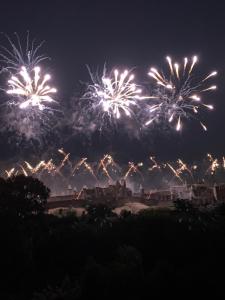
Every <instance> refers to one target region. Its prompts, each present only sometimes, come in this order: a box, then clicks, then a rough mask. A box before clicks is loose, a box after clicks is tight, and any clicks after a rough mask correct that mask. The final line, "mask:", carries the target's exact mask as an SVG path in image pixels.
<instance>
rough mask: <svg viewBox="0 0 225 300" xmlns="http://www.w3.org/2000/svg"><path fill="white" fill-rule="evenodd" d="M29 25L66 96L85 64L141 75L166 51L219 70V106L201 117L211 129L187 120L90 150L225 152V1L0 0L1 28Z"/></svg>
mask: <svg viewBox="0 0 225 300" xmlns="http://www.w3.org/2000/svg"><path fill="white" fill-rule="evenodd" d="M27 30H29V31H30V33H31V34H32V36H34V37H36V38H37V40H46V44H45V46H44V50H45V52H46V53H47V54H48V55H49V56H50V57H51V58H52V60H51V62H50V67H51V71H52V73H53V74H54V81H55V82H56V83H57V86H58V89H59V91H60V92H59V97H60V98H61V99H62V101H67V100H66V99H68V98H69V97H70V96H71V95H72V93H73V92H74V91H75V89H76V87H77V84H78V81H79V80H82V81H87V80H88V73H87V70H86V67H85V65H86V64H88V65H90V66H92V67H93V69H95V68H96V67H97V66H100V67H101V66H102V65H103V64H104V62H107V64H108V65H109V66H114V65H116V66H120V65H122V66H126V67H128V68H132V67H137V69H136V73H137V76H139V74H145V73H146V72H147V70H148V68H149V66H152V65H156V66H160V65H161V66H162V64H163V62H164V58H165V56H166V55H168V54H170V55H171V56H172V57H178V58H182V57H184V56H192V55H193V54H197V55H198V56H199V59H200V62H199V68H202V70H204V72H208V71H211V70H214V69H217V70H218V72H219V78H218V82H217V85H218V87H219V89H218V91H217V92H216V93H214V94H212V97H213V98H212V99H209V100H211V102H213V103H214V104H215V108H216V109H215V110H214V112H211V113H208V112H207V111H206V112H205V114H204V115H203V117H204V118H203V119H204V121H205V123H207V125H208V128H209V130H208V132H207V133H205V132H204V131H202V130H201V128H200V127H199V126H198V124H197V123H195V124H190V123H191V122H187V123H186V126H185V130H183V132H182V134H175V135H174V134H170V133H168V132H166V133H164V132H162V133H161V134H160V132H158V133H157V134H155V135H154V137H153V139H151V138H149V139H148V138H147V139H145V140H144V141H143V140H139V141H134V140H129V139H128V138H124V137H122V138H121V137H118V139H117V138H115V137H114V139H113V146H112V145H109V144H107V143H106V142H104V141H102V145H101V142H100V143H98V145H93V146H92V147H90V148H89V151H90V152H96V153H97V152H99V151H100V152H101V151H103V152H105V150H107V149H111V150H112V151H115V152H117V151H119V152H121V157H124V156H127V157H129V158H128V160H129V159H135V160H139V159H143V158H144V157H145V156H146V155H147V154H148V153H149V152H153V153H154V154H155V155H156V156H159V157H161V158H162V159H174V158H176V157H177V156H181V157H184V158H186V159H198V158H199V157H201V156H202V155H203V154H204V153H206V152H210V151H211V152H213V153H215V154H216V155H222V154H223V153H224V152H225V138H224V125H225V4H223V1H191V0H189V1H159V0H158V1H151V0H148V1H147V0H146V1H141V0H139V1H135V0H134V1H116V0H114V1H107V0H105V1H94V0H92V1H85V0H82V1H80V0H77V1H68V0H67V1H66V0H64V1H57V0H55V1H31V0H30V1H13V0H11V1H4V2H2V3H1V10H0V31H2V32H5V33H7V34H9V35H11V34H12V33H13V32H14V31H16V32H18V33H19V35H20V36H23V35H25V33H26V31H27ZM140 76H141V75H140ZM64 99H65V100H64ZM2 146H4V147H5V148H6V146H5V145H2ZM67 146H68V147H71V148H73V147H74V149H75V148H76V149H75V150H74V151H77V152H78V153H79V152H80V153H79V154H80V155H81V151H83V148H82V147H81V146H80V145H79V141H75V142H74V141H71V144H68V145H67ZM107 147H108V148H107ZM101 149H102V150H101ZM70 150H71V149H70ZM86 150H87V149H86ZM0 154H1V153H0Z"/></svg>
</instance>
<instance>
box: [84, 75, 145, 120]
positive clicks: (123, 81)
mask: <svg viewBox="0 0 225 300" xmlns="http://www.w3.org/2000/svg"><path fill="white" fill-rule="evenodd" d="M91 78H92V81H93V84H90V85H89V86H88V88H87V92H86V93H85V95H84V96H83V98H84V99H91V101H92V102H91V109H92V110H95V109H100V110H101V111H102V112H101V115H102V117H103V118H104V117H105V116H108V118H109V119H114V120H118V119H120V118H122V117H124V116H125V117H129V118H130V117H132V115H133V114H134V112H133V108H134V107H135V106H138V104H139V101H140V100H143V99H146V98H148V97H146V96H142V90H141V89H140V88H139V86H138V85H137V84H136V83H135V82H134V75H133V74H131V73H130V72H129V71H128V70H125V71H124V72H119V71H118V70H114V72H111V73H110V74H109V75H107V74H106V70H105V69H104V72H103V75H102V77H101V78H99V77H98V76H96V78H95V77H94V76H93V75H92V74H91Z"/></svg>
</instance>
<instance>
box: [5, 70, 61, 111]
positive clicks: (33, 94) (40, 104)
mask: <svg viewBox="0 0 225 300" xmlns="http://www.w3.org/2000/svg"><path fill="white" fill-rule="evenodd" d="M32 71H33V72H32ZM32 71H30V72H28V71H27V69H26V67H24V66H22V67H21V70H20V72H19V74H18V75H19V76H20V77H21V79H19V78H18V76H14V75H13V76H12V77H11V79H10V80H8V84H9V89H8V90H7V94H9V95H12V96H13V97H15V98H16V99H18V101H19V108H21V109H26V108H28V107H30V106H31V107H37V108H38V109H39V110H44V109H45V108H46V105H45V104H46V103H50V102H53V101H54V100H53V98H52V94H53V93H56V91H57V90H56V89H55V88H51V87H50V86H49V85H47V82H48V81H49V80H50V78H51V76H50V75H49V74H46V75H44V76H43V77H41V75H40V68H39V67H38V66H36V67H34V69H33V70H32ZM32 73H34V74H33V75H32Z"/></svg>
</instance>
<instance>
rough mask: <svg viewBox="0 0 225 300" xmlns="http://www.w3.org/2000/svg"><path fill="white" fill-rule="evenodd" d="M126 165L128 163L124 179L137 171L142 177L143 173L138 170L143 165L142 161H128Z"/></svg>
mask: <svg viewBox="0 0 225 300" xmlns="http://www.w3.org/2000/svg"><path fill="white" fill-rule="evenodd" d="M128 165H129V168H128V170H127V172H126V173H125V175H124V179H127V177H128V176H129V175H130V174H132V173H138V174H139V175H140V176H141V177H142V179H143V175H142V173H141V171H140V170H139V168H140V167H142V166H143V163H142V162H140V163H138V164H134V163H133V162H129V163H128Z"/></svg>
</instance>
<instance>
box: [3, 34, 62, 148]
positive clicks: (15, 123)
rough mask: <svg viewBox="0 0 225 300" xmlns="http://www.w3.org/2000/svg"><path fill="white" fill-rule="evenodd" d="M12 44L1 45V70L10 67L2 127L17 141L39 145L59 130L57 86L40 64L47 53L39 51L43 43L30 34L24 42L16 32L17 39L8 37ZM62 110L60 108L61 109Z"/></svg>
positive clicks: (5, 88) (4, 88)
mask: <svg viewBox="0 0 225 300" xmlns="http://www.w3.org/2000/svg"><path fill="white" fill-rule="evenodd" d="M7 39H8V42H9V45H8V46H4V47H1V48H0V61H1V62H2V65H3V69H2V71H7V73H8V74H7V76H9V80H8V82H7V87H3V88H1V89H2V90H4V91H5V92H6V94H7V95H8V98H7V99H6V100H4V102H2V105H1V112H0V113H1V116H0V118H1V127H0V128H1V129H0V130H1V131H3V132H5V131H6V132H10V133H13V135H9V136H10V138H9V139H11V136H13V139H14V140H16V144H17V145H20V146H21V144H22V143H23V142H26V144H27V142H28V141H29V143H30V144H31V145H34V144H35V147H37V145H38V146H39V147H40V146H42V145H43V144H44V143H45V142H46V141H47V139H48V143H49V137H50V135H51V136H52V135H53V128H54V129H55V130H54V134H55V133H56V127H57V119H56V112H57V110H56V109H55V108H54V107H53V106H52V102H56V101H55V100H54V99H53V94H54V93H55V92H56V89H55V88H52V87H50V86H49V84H48V81H49V80H50V75H49V74H43V72H41V69H40V67H39V66H38V65H39V64H40V63H41V62H43V60H45V59H47V57H46V56H45V55H39V50H40V48H41V46H42V43H40V44H38V45H36V44H35V41H32V42H31V43H30V41H29V34H28V35H27V40H26V43H25V46H24V45H23V43H22V42H21V40H20V38H19V36H18V35H17V34H16V40H15V41H14V40H13V39H11V38H9V37H7ZM58 112H59V111H58Z"/></svg>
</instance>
